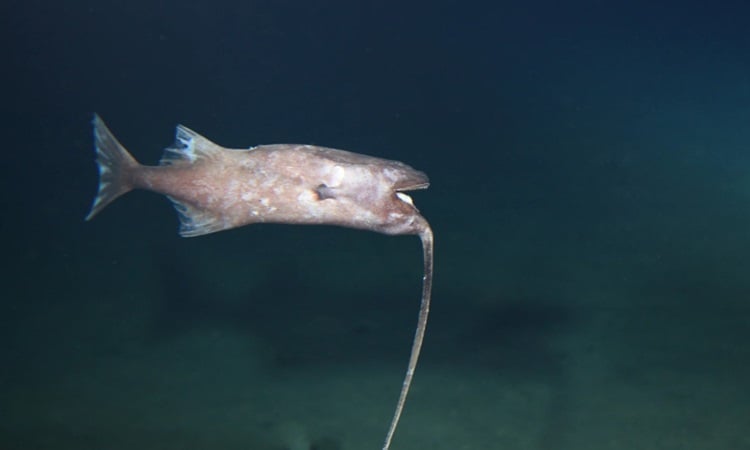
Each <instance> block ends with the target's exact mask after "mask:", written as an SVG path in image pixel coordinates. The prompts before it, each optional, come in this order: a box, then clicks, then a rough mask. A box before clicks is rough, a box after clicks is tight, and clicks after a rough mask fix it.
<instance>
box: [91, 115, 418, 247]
mask: <svg viewBox="0 0 750 450" xmlns="http://www.w3.org/2000/svg"><path fill="white" fill-rule="evenodd" d="M94 134H95V141H96V151H97V163H98V166H99V173H100V189H99V195H98V196H97V198H96V199H95V201H94V205H93V206H92V209H91V212H90V213H89V215H88V217H87V219H91V218H92V217H94V216H95V215H96V214H97V213H99V212H100V211H101V210H102V209H103V208H104V207H105V206H106V205H107V204H109V203H110V202H111V201H113V200H114V199H115V198H117V197H119V196H120V195H122V194H124V193H126V192H128V191H130V190H132V189H145V190H150V191H155V192H158V193H161V194H164V195H166V196H168V197H169V199H170V200H172V202H173V203H174V205H175V207H176V209H177V210H178V212H179V213H180V222H181V224H180V234H181V235H182V236H199V235H203V234H208V233H213V232H217V231H221V230H226V229H230V228H235V227H239V226H243V225H249V224H253V223H260V222H266V223H287V224H327V225H339V226H346V227H351V228H360V229H367V230H372V231H377V232H381V233H386V234H418V233H419V231H420V229H421V227H422V226H423V223H422V222H423V221H424V219H423V218H422V217H421V215H419V213H418V211H417V209H416V208H415V207H414V204H413V203H412V201H411V198H410V197H409V196H407V195H406V194H404V193H403V192H404V191H410V190H415V189H424V188H426V187H427V186H428V185H429V181H428V178H427V176H426V175H425V174H424V173H422V172H420V171H418V170H415V169H413V168H411V167H409V166H408V165H406V164H404V163H401V162H398V161H391V160H387V159H381V158H376V157H372V156H367V155H361V154H358V153H352V152H348V151H345V150H336V149H331V148H326V147H317V146H312V145H297V144H274V145H261V146H257V147H252V148H250V149H228V148H224V147H222V146H220V145H217V144H215V143H214V142H212V141H210V140H208V139H206V138H205V137H203V136H201V135H200V134H198V133H196V132H194V131H192V130H190V129H189V128H186V127H183V126H178V127H177V135H176V140H175V144H174V145H173V146H172V147H169V148H167V149H166V151H165V153H164V156H163V157H162V160H161V163H160V165H158V166H145V165H141V164H139V163H138V162H137V161H136V160H135V159H134V158H133V157H132V156H131V155H130V153H129V152H128V151H127V150H126V149H125V147H124V146H122V145H121V144H120V143H119V142H118V141H117V139H116V138H115V137H114V135H113V134H112V133H111V132H110V130H109V129H108V128H107V126H106V125H105V124H104V122H103V121H102V120H101V118H99V117H98V116H96V117H95V118H94Z"/></svg>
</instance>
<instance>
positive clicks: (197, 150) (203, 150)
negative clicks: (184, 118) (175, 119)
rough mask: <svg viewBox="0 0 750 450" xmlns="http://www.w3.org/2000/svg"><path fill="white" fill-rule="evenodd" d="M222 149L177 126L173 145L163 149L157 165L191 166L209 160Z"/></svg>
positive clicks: (183, 127) (191, 131)
mask: <svg viewBox="0 0 750 450" xmlns="http://www.w3.org/2000/svg"><path fill="white" fill-rule="evenodd" d="M223 149H224V147H222V146H220V145H218V144H216V143H214V142H213V141H211V140H210V139H207V138H205V137H203V136H202V135H200V134H199V133H196V132H195V131H193V130H191V129H190V128H188V127H186V126H183V125H177V129H176V131H175V140H174V144H172V146H171V147H167V148H166V149H164V154H163V155H162V157H161V161H159V164H160V165H163V166H168V165H176V164H193V163H194V162H196V161H198V160H200V159H204V158H206V159H211V158H213V157H215V156H216V155H217V154H219V153H220V152H221V151H222V150H223Z"/></svg>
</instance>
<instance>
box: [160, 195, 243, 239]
mask: <svg viewBox="0 0 750 450" xmlns="http://www.w3.org/2000/svg"><path fill="white" fill-rule="evenodd" d="M169 200H171V201H172V204H173V205H174V208H175V209H176V210H177V213H178V214H179V216H180V236H182V237H194V236H202V235H204V234H210V233H216V232H217V231H222V230H226V229H227V228H232V227H231V225H228V224H227V223H226V221H225V220H224V218H223V217H222V216H221V215H218V214H215V213H213V212H211V211H207V210H205V209H202V208H198V207H195V206H193V205H191V204H189V203H185V202H183V201H181V200H178V199H176V198H174V197H169Z"/></svg>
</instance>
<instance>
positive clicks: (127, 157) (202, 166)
mask: <svg viewBox="0 0 750 450" xmlns="http://www.w3.org/2000/svg"><path fill="white" fill-rule="evenodd" d="M93 123H94V139H95V143H96V156H97V159H96V161H97V164H98V166H99V192H98V194H97V196H96V198H95V200H94V203H93V205H92V207H91V211H90V212H89V214H88V216H87V217H86V220H90V219H91V218H93V217H94V216H95V215H96V214H98V213H99V212H101V210H102V209H104V208H105V207H106V206H107V205H108V204H110V203H111V202H112V201H114V200H115V199H116V198H118V197H119V196H121V195H123V194H125V193H127V192H129V191H131V190H133V189H145V190H149V191H154V192H158V193H160V194H164V195H166V196H167V197H168V198H169V199H170V200H171V201H172V202H173V204H174V206H175V208H176V209H177V211H178V212H179V215H180V234H181V235H182V236H185V237H191V236H200V235H203V234H208V233H214V232H217V231H221V230H227V229H230V228H235V227H240V226H243V225H249V224H253V223H261V222H263V223H285V224H324V225H338V226H343V227H349V228H358V229H363V230H371V231H376V232H379V233H385V234H390V235H398V234H416V235H419V237H420V239H421V241H422V251H423V258H424V276H423V279H422V302H421V306H420V310H419V319H418V322H417V329H416V333H415V336H414V341H413V343H412V349H411V355H410V357H409V364H408V367H407V371H406V376H405V378H404V382H403V385H402V388H401V392H400V394H399V398H398V402H397V404H396V411H395V413H394V415H393V418H392V420H391V424H390V426H389V428H388V432H387V435H386V439H385V443H384V445H383V450H388V449H389V448H390V444H391V440H392V438H393V434H394V433H395V431H396V427H397V425H398V422H399V419H400V417H401V412H402V410H403V407H404V403H405V401H406V396H407V394H408V392H409V387H410V386H411V380H412V377H413V375H414V370H415V368H416V365H417V360H418V358H419V352H420V350H421V347H422V340H423V338H424V332H425V326H426V324H427V315H428V312H429V308H430V296H431V291H432V261H433V235H432V229H431V228H430V225H429V224H428V222H427V220H426V219H425V218H424V217H422V215H421V214H420V213H419V211H418V210H417V208H416V207H415V206H414V203H413V202H412V199H411V197H409V196H408V195H406V194H405V193H404V192H405V191H411V190H416V189H425V188H427V186H428V185H429V181H428V179H427V175H425V174H424V173H422V172H420V171H418V170H415V169H413V168H411V167H409V166H407V165H406V164H404V163H401V162H398V161H391V160H387V159H381V158H375V157H372V156H366V155H361V154H358V153H352V152H348V151H344V150H335V149H331V148H325V147H317V146H311V145H296V144H275V145H261V146H257V147H252V148H249V149H228V148H224V147H221V146H219V145H217V144H215V143H213V142H211V141H210V140H208V139H206V138H205V137H203V136H201V135H200V134H198V133H196V132H195V131H192V130H190V129H188V128H186V127H184V126H181V125H180V126H177V134H176V139H175V143H174V145H173V146H172V147H169V148H167V149H166V150H165V152H164V155H163V157H162V159H161V162H160V164H159V165H158V166H145V165H141V164H140V163H138V162H137V161H136V160H135V158H133V156H131V154H130V153H129V152H128V151H127V150H126V149H125V147H123V146H122V144H120V143H119V142H118V141H117V139H116V138H115V137H114V135H113V134H112V133H111V132H110V131H109V129H108V128H107V126H106V125H105V124H104V122H103V121H102V120H101V118H100V117H99V116H98V115H95V116H94V121H93Z"/></svg>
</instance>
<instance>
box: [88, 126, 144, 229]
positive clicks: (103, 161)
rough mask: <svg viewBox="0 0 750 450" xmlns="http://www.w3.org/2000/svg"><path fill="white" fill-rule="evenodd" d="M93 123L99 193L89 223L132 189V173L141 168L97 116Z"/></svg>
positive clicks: (89, 216) (90, 212)
mask: <svg viewBox="0 0 750 450" xmlns="http://www.w3.org/2000/svg"><path fill="white" fill-rule="evenodd" d="M92 123H93V124H94V142H95V146H96V164H97V166H98V167H99V190H98V192H97V194H96V198H94V203H93V204H92V205H91V210H90V211H89V214H88V215H87V216H86V220H91V219H92V218H93V217H94V216H96V215H97V214H98V213H99V212H100V211H101V210H102V209H104V208H105V207H106V206H107V205H109V204H110V203H112V202H113V201H114V200H115V199H116V198H118V197H120V196H121V195H123V194H125V193H127V192H129V191H130V190H132V189H133V186H132V184H131V181H130V178H131V174H132V172H133V171H135V170H137V169H138V167H139V166H140V165H139V164H138V161H136V160H135V158H133V156H132V155H131V154H130V153H129V152H128V151H127V149H125V147H124V146H123V145H122V144H120V142H119V141H118V140H117V138H115V136H114V135H113V134H112V132H111V131H109V128H107V125H106V124H105V123H104V121H103V120H102V118H101V117H99V115H98V114H94V120H93V122H92Z"/></svg>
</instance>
